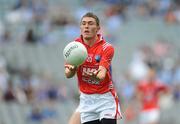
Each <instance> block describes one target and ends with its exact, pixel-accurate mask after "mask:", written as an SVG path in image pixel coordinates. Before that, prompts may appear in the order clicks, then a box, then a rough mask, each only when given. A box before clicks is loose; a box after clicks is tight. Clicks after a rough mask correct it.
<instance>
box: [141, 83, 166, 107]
mask: <svg viewBox="0 0 180 124" xmlns="http://www.w3.org/2000/svg"><path fill="white" fill-rule="evenodd" d="M162 90H164V91H165V90H167V87H166V86H165V85H164V84H162V83H160V82H158V81H154V82H152V83H149V82H147V81H141V82H140V83H139V84H138V91H139V92H141V95H142V105H143V106H142V107H143V108H142V110H149V109H155V108H159V105H158V97H159V93H160V91H162Z"/></svg>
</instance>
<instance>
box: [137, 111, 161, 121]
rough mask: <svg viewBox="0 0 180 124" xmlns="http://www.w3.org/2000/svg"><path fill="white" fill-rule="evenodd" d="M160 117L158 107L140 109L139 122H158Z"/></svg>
mask: <svg viewBox="0 0 180 124" xmlns="http://www.w3.org/2000/svg"><path fill="white" fill-rule="evenodd" d="M159 118H160V112H159V109H151V110H146V111H142V112H141V114H140V124H149V123H153V122H158V121H159Z"/></svg>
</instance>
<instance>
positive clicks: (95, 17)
mask: <svg viewBox="0 0 180 124" xmlns="http://www.w3.org/2000/svg"><path fill="white" fill-rule="evenodd" d="M84 17H91V18H94V19H95V21H96V24H97V26H99V25H100V21H99V18H98V17H97V15H95V14H94V13H92V12H88V13H86V14H85V15H83V17H82V18H81V21H82V19H83V18H84Z"/></svg>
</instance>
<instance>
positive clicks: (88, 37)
mask: <svg viewBox="0 0 180 124" xmlns="http://www.w3.org/2000/svg"><path fill="white" fill-rule="evenodd" d="M83 37H84V39H86V40H90V39H91V38H92V36H90V35H83Z"/></svg>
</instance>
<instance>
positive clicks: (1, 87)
mask: <svg viewBox="0 0 180 124" xmlns="http://www.w3.org/2000/svg"><path fill="white" fill-rule="evenodd" d="M8 80H9V74H8V72H7V70H6V61H5V59H4V58H3V57H2V56H0V100H1V99H2V96H3V93H4V92H5V91H6V90H7V87H8V85H7V84H8Z"/></svg>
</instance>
